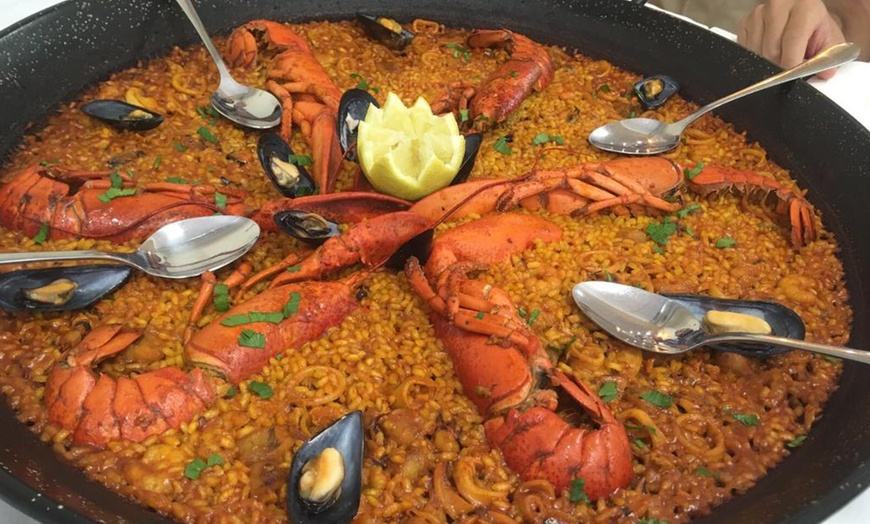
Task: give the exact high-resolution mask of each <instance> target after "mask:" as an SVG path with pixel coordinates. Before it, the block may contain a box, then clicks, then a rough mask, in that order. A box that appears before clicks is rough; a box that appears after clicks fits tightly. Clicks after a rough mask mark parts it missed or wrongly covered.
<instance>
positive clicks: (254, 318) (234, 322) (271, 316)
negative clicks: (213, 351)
mask: <svg viewBox="0 0 870 524" xmlns="http://www.w3.org/2000/svg"><path fill="white" fill-rule="evenodd" d="M282 320H284V314H283V313H281V312H278V311H274V312H271V313H258V312H256V311H251V312H250V313H241V314H239V315H231V316H228V317H227V318H225V319H223V320H221V325H222V326H226V327H235V326H243V325H245V324H251V323H254V322H271V323H273V324H278V323H279V322H281V321H282Z"/></svg>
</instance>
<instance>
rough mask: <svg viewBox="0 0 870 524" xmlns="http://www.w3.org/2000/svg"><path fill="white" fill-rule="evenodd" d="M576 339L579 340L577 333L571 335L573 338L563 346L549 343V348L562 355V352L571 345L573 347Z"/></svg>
mask: <svg viewBox="0 0 870 524" xmlns="http://www.w3.org/2000/svg"><path fill="white" fill-rule="evenodd" d="M576 341H577V335H574V336H572V337H571V340H569V341H568V342H567V343H566V344H563V345H561V346H554V345H551V344H548V345H547V350H548V351H553V352H555V353H556V355H561V354H562V353H564V352H565V350H567V349H568V348H569V347H571V346H572V345H573V344H574V342H576Z"/></svg>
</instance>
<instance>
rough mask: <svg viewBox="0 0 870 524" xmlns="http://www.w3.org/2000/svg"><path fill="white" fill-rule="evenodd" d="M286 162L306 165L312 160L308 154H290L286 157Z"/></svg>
mask: <svg viewBox="0 0 870 524" xmlns="http://www.w3.org/2000/svg"><path fill="white" fill-rule="evenodd" d="M287 162H289V163H291V164H293V165H294V166H302V167H306V166H310V165H311V162H312V160H311V157H310V156H309V155H290V156H288V157H287Z"/></svg>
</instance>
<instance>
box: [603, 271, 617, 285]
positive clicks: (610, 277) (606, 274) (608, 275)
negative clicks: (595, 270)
mask: <svg viewBox="0 0 870 524" xmlns="http://www.w3.org/2000/svg"><path fill="white" fill-rule="evenodd" d="M604 280H606V281H608V282H616V279H615V278H613V273H611V272H610V271H608V270H606V269H605V270H604Z"/></svg>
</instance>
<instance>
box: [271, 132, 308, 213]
mask: <svg viewBox="0 0 870 524" xmlns="http://www.w3.org/2000/svg"><path fill="white" fill-rule="evenodd" d="M257 156H258V157H259V159H260V165H261V166H263V170H264V171H265V172H266V176H268V177H269V180H271V181H272V184H274V186H275V188H277V189H278V191H280V192H281V194H282V195H283V196H285V197H288V198H296V197H300V196H305V195H313V194H315V193H317V186H315V185H314V179H313V178H311V175H310V174H308V171H307V170H306V169H305V167H304V166H305V165H307V164H310V162H311V159H310V158H308V157H306V156H301V155H296V154H295V153H293V149H292V148H291V147H290V144H288V143H287V142H285V141H284V139H283V138H281V137H280V136H278V135H274V134H264V135H262V136H261V137H260V140H259V141H258V142H257Z"/></svg>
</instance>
